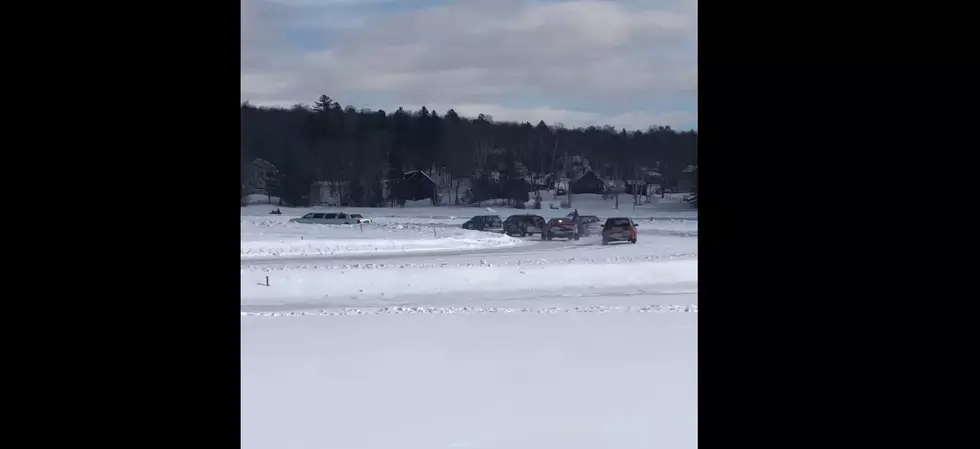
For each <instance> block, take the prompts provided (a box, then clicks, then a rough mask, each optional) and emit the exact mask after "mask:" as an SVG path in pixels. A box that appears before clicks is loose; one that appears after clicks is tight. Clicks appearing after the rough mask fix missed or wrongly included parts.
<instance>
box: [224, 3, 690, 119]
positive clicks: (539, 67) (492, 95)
mask: <svg viewBox="0 0 980 449" xmlns="http://www.w3.org/2000/svg"><path fill="white" fill-rule="evenodd" d="M241 2H242V97H241V99H242V101H246V100H247V101H249V102H251V103H252V104H256V105H280V106H292V105H294V104H297V103H305V104H312V103H313V102H314V101H315V100H316V98H317V97H319V96H320V95H321V94H326V95H329V96H330V97H331V98H333V99H335V100H336V101H338V102H340V104H342V105H344V106H346V105H353V106H355V107H357V108H371V109H384V110H386V111H389V112H391V111H394V110H395V109H397V108H398V107H399V106H403V107H405V108H406V109H413V110H415V109H418V108H419V107H421V106H423V105H425V106H427V107H428V108H429V109H434V110H436V111H438V112H439V114H440V115H442V114H444V113H445V111H446V110H448V109H450V108H453V109H455V110H456V111H457V112H458V113H460V114H461V115H466V116H472V117H475V116H476V115H477V114H479V113H485V114H490V115H492V116H493V117H494V119H496V120H514V121H529V122H532V123H537V121H538V120H544V121H545V122H547V123H549V124H555V123H562V124H564V125H565V126H567V127H575V126H584V125H590V124H597V125H606V124H608V125H613V126H616V127H625V128H627V129H630V130H633V129H646V128H647V127H649V126H650V125H669V126H671V127H674V128H681V129H691V128H694V129H696V128H697V123H698V122H697V112H698V111H697V91H698V81H697V75H698V65H697V31H698V30H697V19H698V13H697V0H590V1H556V0H551V1H544V0H538V1H532V0H241Z"/></svg>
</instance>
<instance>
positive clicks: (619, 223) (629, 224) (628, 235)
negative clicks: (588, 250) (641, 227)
mask: <svg viewBox="0 0 980 449" xmlns="http://www.w3.org/2000/svg"><path fill="white" fill-rule="evenodd" d="M636 234H637V232H636V223H635V222H634V221H633V220H632V219H630V218H628V217H614V218H610V219H608V220H606V224H604V225H603V226H602V244H603V245H608V244H609V242H623V241H626V242H630V243H636Z"/></svg>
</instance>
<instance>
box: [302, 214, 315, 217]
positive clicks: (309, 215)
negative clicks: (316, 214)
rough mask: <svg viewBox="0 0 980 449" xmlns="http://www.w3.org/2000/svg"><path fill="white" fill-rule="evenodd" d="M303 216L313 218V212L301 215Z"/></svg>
mask: <svg viewBox="0 0 980 449" xmlns="http://www.w3.org/2000/svg"><path fill="white" fill-rule="evenodd" d="M303 218H313V214H312V213H310V214H306V215H303Z"/></svg>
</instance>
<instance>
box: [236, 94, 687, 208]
mask: <svg viewBox="0 0 980 449" xmlns="http://www.w3.org/2000/svg"><path fill="white" fill-rule="evenodd" d="M256 158H261V159H264V160H266V161H268V162H269V163H271V164H272V165H274V166H275V167H276V169H277V173H276V174H275V176H274V179H270V180H269V182H268V183H267V187H268V189H269V190H274V191H270V192H267V193H269V194H271V195H275V196H278V197H281V198H282V200H283V202H284V204H287V205H300V206H306V205H308V203H309V202H310V198H309V197H310V192H311V186H313V185H314V183H316V182H330V183H335V184H337V185H343V186H346V190H345V192H344V195H343V197H342V198H343V201H344V202H345V203H346V204H349V205H354V206H381V205H383V204H385V202H386V200H387V201H390V200H392V199H395V200H397V198H398V197H399V196H406V195H407V193H402V192H400V189H399V185H400V183H401V181H402V180H403V179H404V173H405V172H406V171H408V170H422V171H423V172H425V173H427V174H428V175H429V176H431V177H433V178H437V179H439V180H444V181H446V184H445V185H449V186H455V189H456V190H458V189H459V186H460V185H461V184H460V183H458V182H456V181H459V180H462V179H467V180H470V183H469V189H470V191H469V192H463V193H464V194H465V195H464V199H465V200H473V201H479V200H481V199H483V198H481V197H488V198H492V197H496V198H501V197H506V198H514V199H523V200H526V198H527V192H528V190H531V189H530V188H524V187H523V186H525V185H526V184H527V181H528V180H530V179H537V178H541V177H544V176H546V175H552V176H551V178H550V179H552V180H554V179H559V178H562V177H565V176H570V173H568V172H569V167H570V164H571V162H570V161H571V160H572V159H575V160H579V161H580V160H582V159H583V158H584V159H585V160H588V162H589V166H590V167H591V170H592V171H594V172H596V173H597V174H600V176H602V177H603V178H604V179H607V180H616V179H618V180H630V179H638V178H642V177H643V176H644V175H643V172H644V171H646V170H656V171H658V172H659V173H660V174H661V175H662V178H661V180H660V182H661V183H662V184H664V185H665V186H671V185H675V184H676V180H677V179H678V178H679V177H680V176H681V173H682V171H683V170H684V169H685V168H686V167H687V166H688V165H692V164H697V132H696V131H677V130H673V129H671V128H669V127H663V126H659V127H651V128H649V129H647V130H645V131H644V130H633V131H629V130H626V129H619V130H617V129H615V128H613V127H611V126H602V127H597V126H590V127H587V128H575V129H566V128H565V127H563V126H561V125H550V126H549V125H548V124H546V123H545V122H544V121H539V122H538V123H537V125H532V124H531V123H527V122H525V123H514V122H498V121H494V119H493V117H491V116H489V115H484V114H480V115H479V116H478V117H476V118H467V117H461V116H460V115H459V114H457V113H456V112H455V111H453V110H452V109H450V110H448V111H445V113H444V114H442V115H440V114H439V113H438V112H437V111H430V110H428V109H427V108H426V107H422V108H421V109H420V110H418V111H406V110H404V109H402V108H398V109H397V110H396V111H394V112H392V113H387V112H385V111H383V110H377V111H375V110H367V109H356V108H354V107H353V106H346V107H342V106H341V105H340V104H339V103H337V102H336V101H334V100H333V99H331V98H330V97H328V96H325V95H324V96H321V97H320V98H319V99H318V100H317V101H316V102H315V103H314V105H313V106H312V107H307V106H304V105H297V106H294V107H292V108H266V107H255V106H252V105H250V104H248V103H247V102H246V103H243V104H242V105H241V173H242V180H243V181H242V182H243V186H242V195H243V196H245V195H247V194H249V193H251V192H248V191H247V189H246V187H245V181H244V180H245V179H246V177H247V176H249V167H250V164H251V163H252V161H254V160H255V159H256ZM532 183H533V181H532ZM451 193H452V192H450V197H452V195H451ZM460 195H461V192H459V191H457V192H455V199H454V200H453V201H454V202H464V200H461V199H460ZM493 195H503V196H493Z"/></svg>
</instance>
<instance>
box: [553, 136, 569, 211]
mask: <svg viewBox="0 0 980 449" xmlns="http://www.w3.org/2000/svg"><path fill="white" fill-rule="evenodd" d="M555 147H558V140H555ZM563 171H564V173H562V177H563V178H565V195H568V208H569V209H571V208H572V178H569V177H568V148H565V156H564V169H563Z"/></svg>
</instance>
